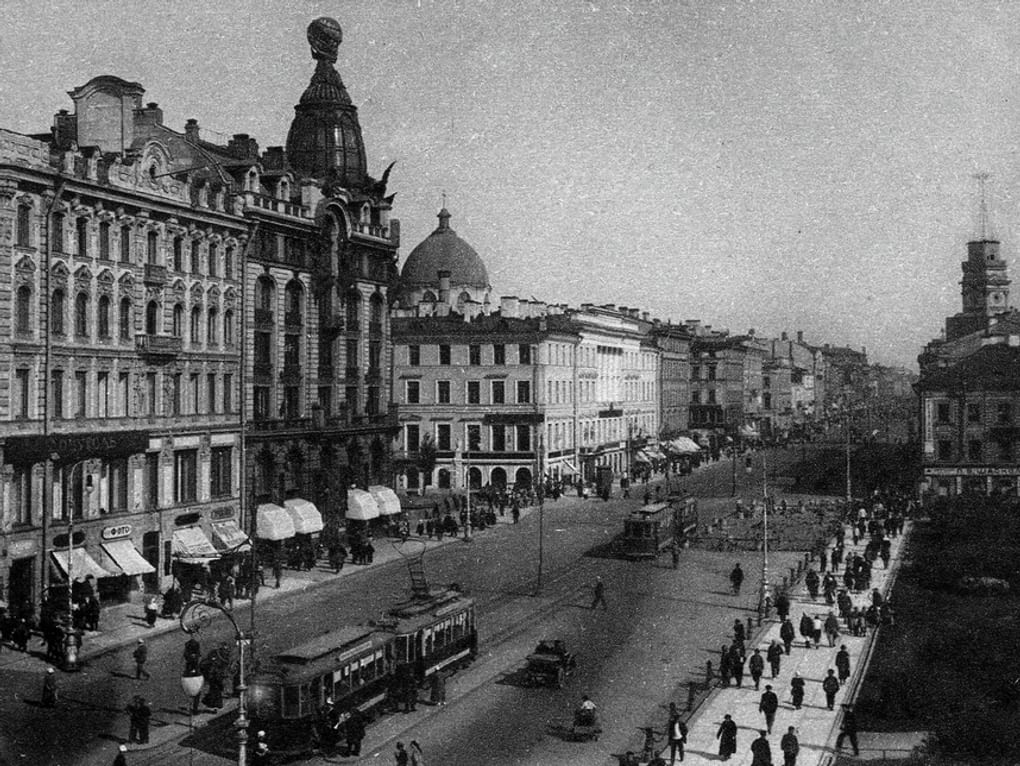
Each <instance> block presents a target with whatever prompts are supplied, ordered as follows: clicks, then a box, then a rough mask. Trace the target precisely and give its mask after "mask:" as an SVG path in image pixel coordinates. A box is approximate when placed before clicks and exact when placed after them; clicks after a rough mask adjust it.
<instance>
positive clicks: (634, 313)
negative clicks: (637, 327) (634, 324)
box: [627, 309, 641, 319]
mask: <svg viewBox="0 0 1020 766" xmlns="http://www.w3.org/2000/svg"><path fill="white" fill-rule="evenodd" d="M627 313H628V314H629V315H630V318H631V319H637V318H639V317H640V316H641V309H628V311H627Z"/></svg>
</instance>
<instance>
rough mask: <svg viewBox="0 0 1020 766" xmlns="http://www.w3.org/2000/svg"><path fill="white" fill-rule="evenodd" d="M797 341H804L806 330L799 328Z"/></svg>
mask: <svg viewBox="0 0 1020 766" xmlns="http://www.w3.org/2000/svg"><path fill="white" fill-rule="evenodd" d="M797 342H798V343H803V342H804V331H803V330H797Z"/></svg>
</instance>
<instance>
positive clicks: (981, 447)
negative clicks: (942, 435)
mask: <svg viewBox="0 0 1020 766" xmlns="http://www.w3.org/2000/svg"><path fill="white" fill-rule="evenodd" d="M936 449H937V452H936V454H937V456H938V459H939V460H942V461H953V460H968V461H971V462H982V461H989V462H1000V463H1011V462H1013V458H1014V455H1015V454H1016V451H1015V450H1014V448H1013V440H1012V439H998V440H995V441H992V442H987V443H986V442H982V441H981V440H979V439H971V440H969V441H968V442H967V443H966V447H965V448H962V449H957V442H955V441H953V440H951V439H941V440H939V441H938V442H937V444H936Z"/></svg>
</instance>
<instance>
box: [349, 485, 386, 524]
mask: <svg viewBox="0 0 1020 766" xmlns="http://www.w3.org/2000/svg"><path fill="white" fill-rule="evenodd" d="M347 518H349V519H353V520H354V521H371V520H372V519H378V518H379V506H378V505H377V504H376V502H375V498H374V497H372V496H371V495H370V494H369V493H368V492H366V491H365V490H363V489H349V490H347Z"/></svg>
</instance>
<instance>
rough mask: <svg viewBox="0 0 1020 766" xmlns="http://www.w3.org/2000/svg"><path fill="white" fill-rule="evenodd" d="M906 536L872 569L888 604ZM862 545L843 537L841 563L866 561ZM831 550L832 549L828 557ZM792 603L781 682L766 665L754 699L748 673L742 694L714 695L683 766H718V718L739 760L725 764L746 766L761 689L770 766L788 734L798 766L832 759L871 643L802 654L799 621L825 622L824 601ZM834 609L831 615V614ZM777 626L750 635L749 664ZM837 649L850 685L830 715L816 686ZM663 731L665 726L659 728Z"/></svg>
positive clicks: (861, 601)
mask: <svg viewBox="0 0 1020 766" xmlns="http://www.w3.org/2000/svg"><path fill="white" fill-rule="evenodd" d="M847 529H849V528H847ZM909 531H910V524H909V523H908V524H907V526H906V529H905V531H904V534H902V535H900V536H898V537H896V538H895V539H893V541H892V558H891V560H890V563H889V569H883V568H882V567H881V560H876V563H877V564H878V566H876V567H875V568H873V569H872V577H871V587H872V588H878V590H879V591H880V592H882V593H883V595H885V596H888V593H887V591H888V588H889V585H890V583H891V580H892V578H893V577H894V575H895V572H896V569H897V567H898V565H899V561H900V552H901V550H902V547H903V545H904V543H905V540H906V538H907V536H908V535H909ZM865 543H866V541H865V540H861V541H860V542H859V543H858V544H857V545H853V544H852V538H851V536H850V534H849V531H848V532H847V535H846V543H845V556H846V558H849V557H850V556H851V555H852V554H853V553H855V552H856V553H861V554H862V555H863V553H864V548H865ZM831 549H832V546H831V545H830V547H829V548H828V549H827V551H826V553H828V552H829V551H831ZM815 568H816V571H817V562H815ZM870 596H871V594H870V591H867V592H861V593H855V594H851V598H852V599H853V603H854V606H858V607H867V606H869V605H870V603H871V601H870ZM790 602H791V604H790V620H791V621H792V622H793V625H794V629H795V630H797V640H796V641H795V642H794V644H793V648H792V649H791V652H790V654H789V655H784V656H783V661H782V665H781V671H780V674H779V675H778V676H777V677H776V678H775V679H774V680H773V679H771V677H770V675H771V674H770V671H769V667H768V664H767V663H766V666H765V675H764V676H762V679H761V690H760V691H755V689H754V683H753V681H751V679H750V674H749V673H748V672H747V670H746V666H745V675H744V683H743V687H742V688H736V687H735V686H729V687H720V688H717V689H716V690H715V691H713V692H712V694H711V696H710V697H709V698H708V699H707V700H706V701H705V703H704V704H703V705H701V707H700V708H699V709H698V710H697V711H696V712H695V714H694V716H693V717H692V718H691V719H690V720H689V721H688V722H687V725H688V728H689V734H688V738H687V747H686V748H685V750H686V756H685V758H684V764H685V766H701V764H707V763H710V762H713V761H719V760H720V758H719V755H718V752H719V742H718V740H717V739H716V738H715V735H716V731H717V730H718V728H719V724H720V723H721V722H722V720H723V716H724V715H725V714H727V713H728V714H729V715H730V716H732V718H733V721H734V722H735V723H736V724H737V730H738V733H737V752H736V753H735V754H734V755H732V756H731V757H730V761H729V762H730V763H731V764H733V766H748V765H749V764H750V763H751V760H752V758H751V750H750V746H751V742H752V741H753V740H755V739H757V738H758V736H759V734H758V732H759V731H764V730H765V716H764V715H763V714H762V713H760V712H759V711H758V704H759V702H760V700H761V693H762V692H763V691H765V685H766V684H769V685H771V686H772V690H773V691H774V692H775V693H776V695H777V696H778V697H779V710H778V712H777V713H776V718H775V723H774V724H773V727H772V734H771V735H769V736H768V741H769V744H770V746H771V748H772V761H773V763H781V762H782V759H783V754H782V751H781V750H780V749H779V740H780V739H781V738H782V736H783V735H784V734H785V733H786V731H787V729H788V727H790V726H793V727H795V729H796V734H797V738H798V740H799V742H800V753H799V755H798V757H797V764H798V766H815V765H816V764H821V763H822V762H823V760H824V761H826V762H827V761H828V760H829V758H831V756H832V754H833V746H834V743H835V737H836V734H837V731H838V727H837V726H836V723H837V720H838V715H839V712H840V705H842V704H844V703H847V702H850V701H851V700H848V699H846V697H845V691H846V690H847V689H855V688H856V685H857V681H858V678H859V676H862V675H863V673H864V672H865V671H866V668H862V667H861V663H862V661H863V658H865V657H866V656H867V648H868V645H869V643H870V642H871V641H872V639H873V637H872V635H868V636H866V637H855V636H851V635H846V634H842V635H841V636H840V637H839V638H838V639H837V642H836V646H835V647H832V648H830V647H829V646H828V641H827V640H826V638H825V636H824V635H823V636H822V641H821V643H820V645H819V647H818V648H817V649H814V648H811V649H806V648H805V647H804V641H803V639H801V638H800V631H799V629H798V628H799V622H800V617H801V615H802V614H804V613H805V612H807V613H808V614H809V615H811V616H814V615H816V614H817V615H819V616H820V617H821V618H822V619H823V620H824V619H825V616H826V615H828V613H829V609H830V607H829V606H828V605H827V604H826V603H825V599H824V597H823V596H822V595H821V594H819V597H818V599H817V600H815V601H812V599H811V598H810V596H809V595H808V593H807V588H806V587H805V586H804V585H803V584H802V583H801V584H799V585H797V586H795V587H794V588H793V589H792V591H791V593H790ZM832 609H833V610H834V611H835V607H832ZM841 623H842V621H841ZM779 625H780V623H779V622H778V620H776V619H775V618H773V619H771V620H769V621H768V622H767V623H766V624H764V625H763V626H762V628H760V629H759V630H758V632H757V634H756V635H752V636H751V638H750V640H749V641H748V642H747V647H748V655H749V656H750V654H751V653H752V652H753V651H754V649H755V648H756V647H757V648H760V649H761V650H762V655H764V654H765V649H766V648H767V647H768V645H769V644H770V643H771V642H772V640H773V639H775V640H779ZM841 627H842V625H841ZM729 638H730V637H729V636H727V637H726V639H727V643H729ZM840 645H846V648H847V650H848V651H849V653H850V678H849V679H848V680H847V682H846V684H844V686H843V689H841V690H840V691H839V692H838V693H837V694H836V709H835V710H832V711H830V710H828V709H826V705H825V693H824V692H823V691H822V683H821V682H822V679H824V678H825V677H826V675H827V673H828V670H829V669H830V668H832V669H835V658H836V652H837V651H839V647H840ZM712 660H713V665H715V664H717V663H718V658H717V657H713V658H712ZM794 672H798V673H800V675H801V677H802V678H803V679H804V680H805V681H806V688H805V693H804V703H803V706H802V707H801V709H800V710H796V709H795V708H794V707H793V704H792V702H791V699H790V679H791V678H792V677H793V674H794ZM660 726H664V723H663V724H660ZM862 739H863V737H862ZM845 745H846V747H845V749H844V750H843V752H844V753H845V754H850V753H852V750H851V748H850V746H849V743H845ZM662 757H663V758H665V759H667V762H668V759H669V748H668V747H666V749H665V750H664V751H663V752H662Z"/></svg>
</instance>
